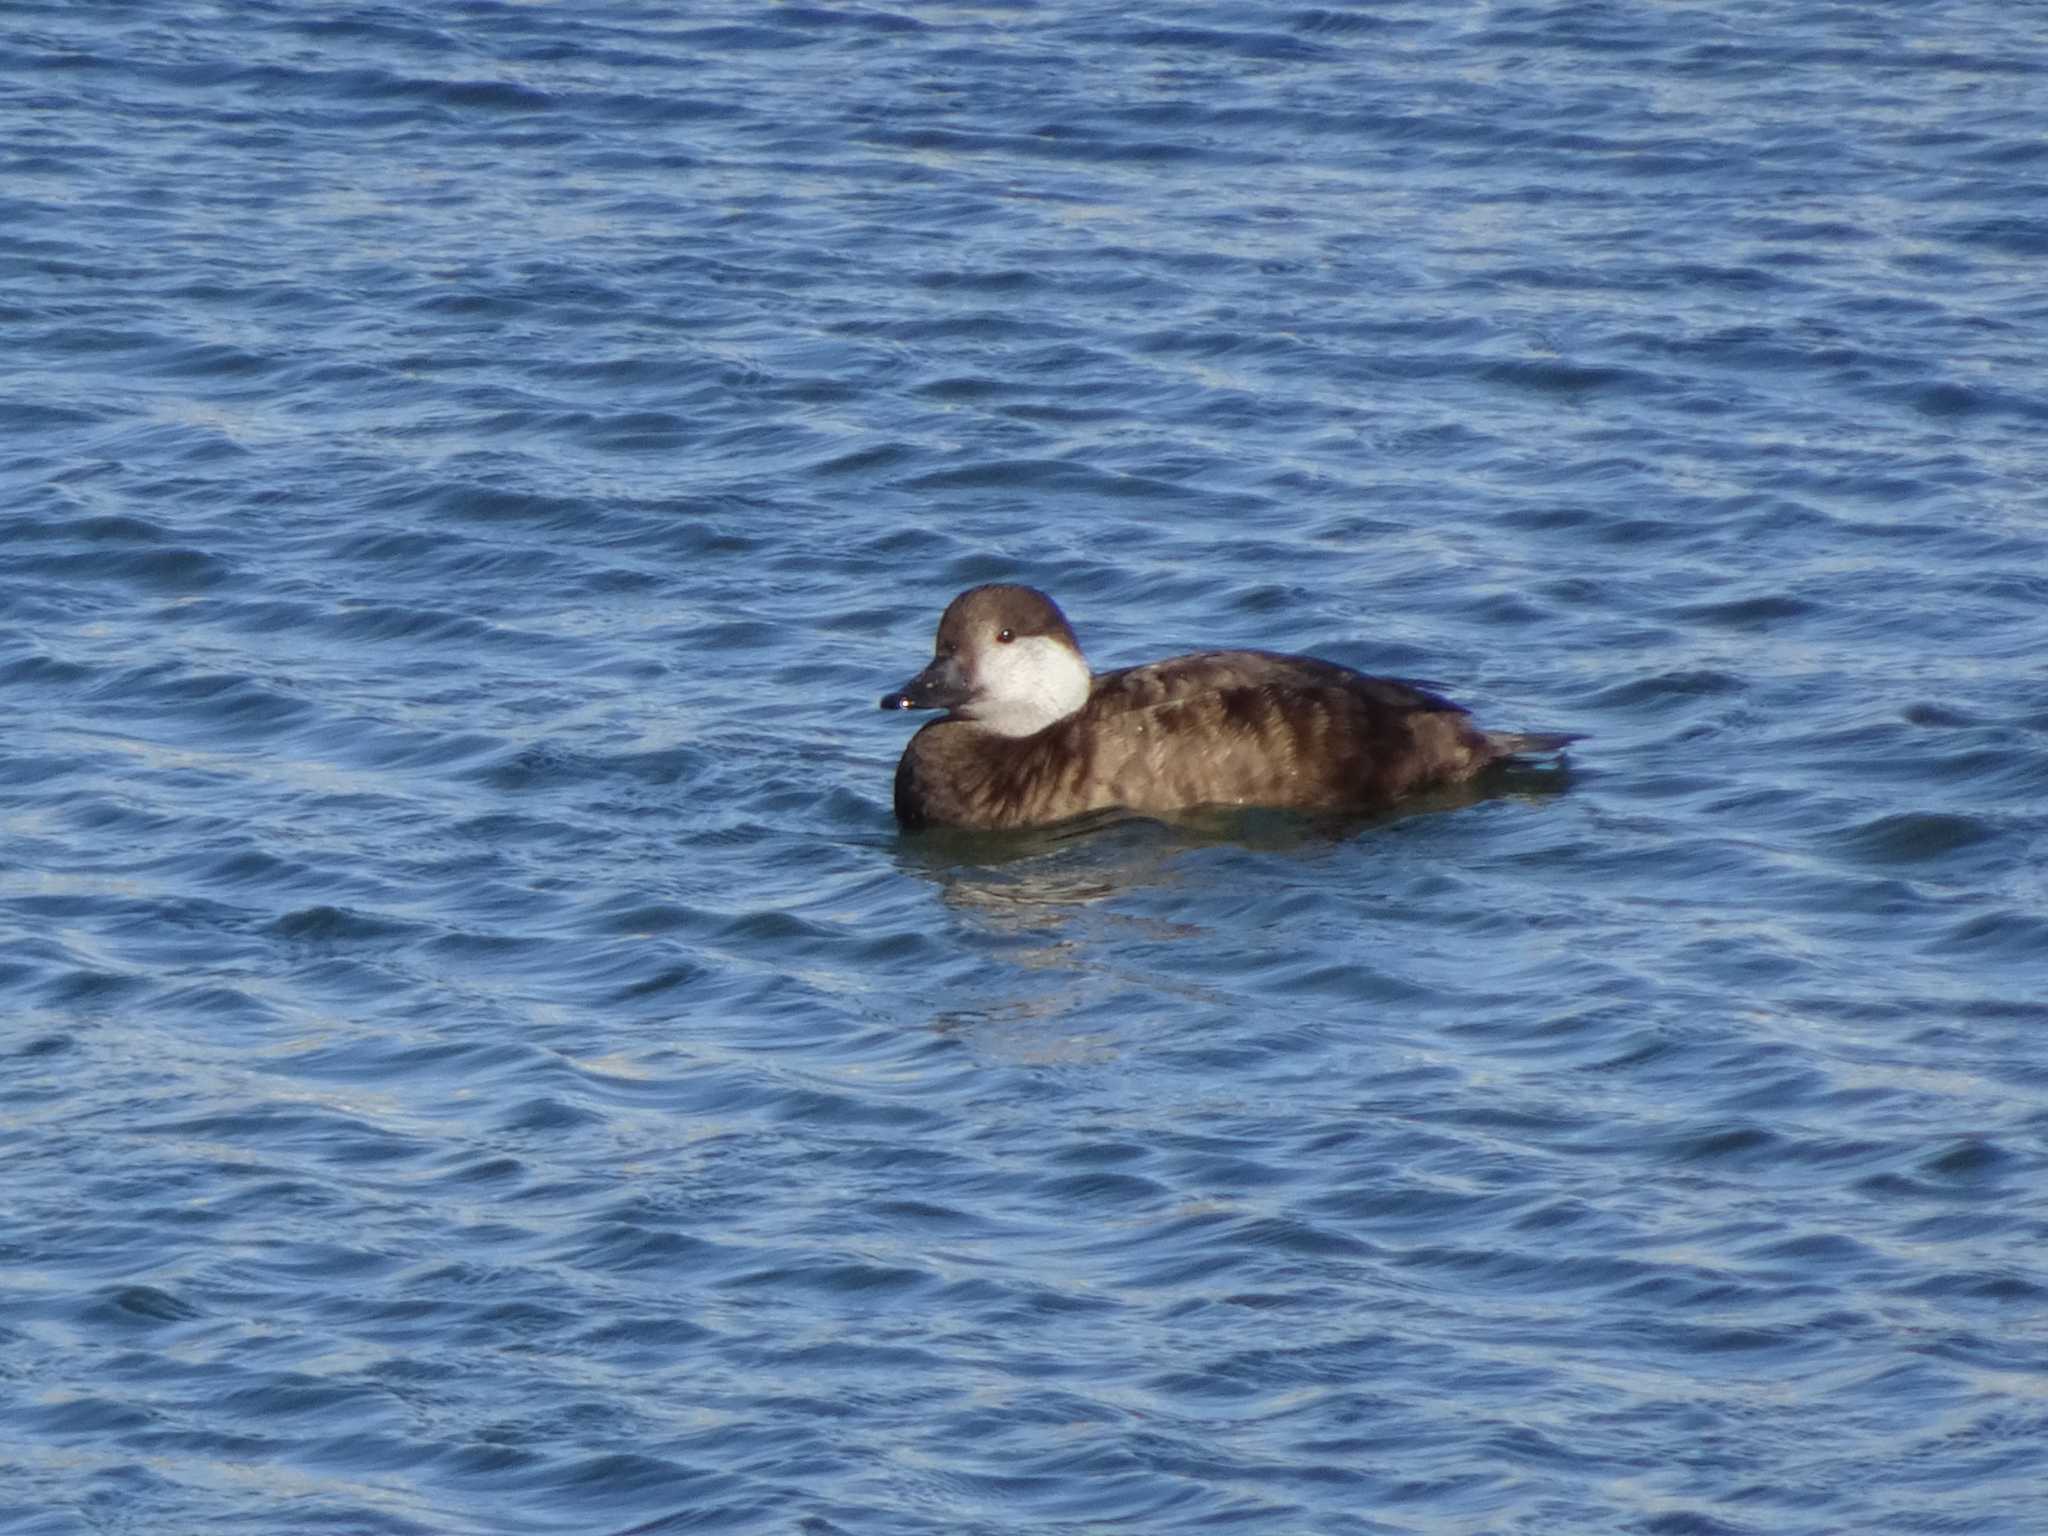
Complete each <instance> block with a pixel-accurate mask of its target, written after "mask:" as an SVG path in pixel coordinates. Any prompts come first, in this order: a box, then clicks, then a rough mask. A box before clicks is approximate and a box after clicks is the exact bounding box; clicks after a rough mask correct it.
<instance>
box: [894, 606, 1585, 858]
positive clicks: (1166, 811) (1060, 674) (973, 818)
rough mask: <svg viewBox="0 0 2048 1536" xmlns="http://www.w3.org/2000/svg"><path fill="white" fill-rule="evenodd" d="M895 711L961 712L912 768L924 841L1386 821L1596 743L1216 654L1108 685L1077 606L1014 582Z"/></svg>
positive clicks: (954, 617) (1154, 667)
mask: <svg viewBox="0 0 2048 1536" xmlns="http://www.w3.org/2000/svg"><path fill="white" fill-rule="evenodd" d="M881 707H882V708H883V709H885V710H942V711H944V713H943V714H942V715H940V717H939V718H938V719H936V720H932V721H928V722H927V723H926V724H925V725H924V726H923V727H922V728H921V729H920V730H919V731H918V732H917V733H916V735H914V736H912V737H911V738H910V744H909V746H907V747H906V748H905V749H904V752H903V757H902V760H901V761H900V762H899V763H898V764H897V766H896V785H895V811H896V820H897V821H898V822H899V823H900V824H901V825H902V826H903V828H904V829H905V830H908V831H917V830H921V829H925V828H937V827H949V828H956V829H961V830H967V831H989V832H994V831H1010V830H1018V829H1023V828H1032V827H1047V826H1053V825H1056V824H1058V823H1060V822H1064V821H1070V820H1072V819H1073V818H1075V817H1078V816H1085V815H1088V814H1090V813H1091V812H1097V811H1112V810H1118V811H1126V812H1131V813H1134V814H1136V815H1140V816H1149V817H1154V818H1160V819H1171V818H1174V817H1176V816H1182V815H1186V814H1188V813H1190V812H1195V811H1199V810H1204V809H1209V808H1214V807H1230V806H1242V807H1254V806H1256V807H1268V808H1272V809H1277V810H1291V811H1303V812H1314V813H1324V812H1331V813H1369V812H1373V811H1378V810H1382V809H1384V808H1385V807H1387V806H1390V805H1392V804H1394V803H1395V802H1396V801H1398V800H1400V799H1401V798H1403V797H1404V796H1407V795H1412V794H1415V793H1416V792H1418V791H1421V790H1426V789H1431V788H1435V787H1438V786H1442V785H1449V784H1457V783H1462V782H1464V781H1465V780H1468V779H1471V778H1474V777H1476V776H1477V775H1479V774H1481V773H1483V772H1485V771H1486V770H1487V769H1488V768H1491V767H1493V766H1494V765H1495V764H1498V763H1501V762H1504V761H1506V760H1508V759H1510V758H1520V757H1527V756H1533V755H1542V754H1550V753H1556V752H1560V751H1562V750H1563V748H1564V747H1565V746H1566V745H1568V744H1569V743H1571V742H1574V741H1579V740H1582V739H1583V737H1582V736H1580V735H1578V734H1575V733H1568V732H1555V731H1540V732H1526V731H1524V732H1496V731H1483V730H1481V729H1479V727H1478V726H1476V725H1475V724H1473V722H1472V718H1471V715H1470V712H1469V711H1467V710H1466V709H1465V708H1464V707H1463V706H1461V705H1458V704H1454V703H1452V702H1451V701H1450V700H1449V699H1446V698H1444V697H1443V696H1441V695H1440V694H1438V693H1436V692H1434V691H1433V690H1432V689H1431V688H1428V687H1424V686H1422V685H1421V684H1418V683H1414V682H1407V681H1403V680H1401V679H1399V678H1391V677H1370V676H1367V675H1366V674H1365V673H1362V672H1355V671H1353V670H1352V669H1351V668H1349V667H1346V666H1341V665H1339V664H1338V663H1336V662H1332V661H1322V660H1318V659H1317V658H1315V657H1312V656H1293V655H1284V654H1281V653H1278V652H1273V651H1201V652H1197V653H1195V654H1192V655H1186V656H1174V657H1170V658H1168V659H1166V660H1164V661H1154V662H1148V663H1146V664H1144V665H1142V666H1135V667H1124V668H1122V669H1120V670H1118V671H1114V672H1102V673H1098V672H1095V671H1094V670H1093V669H1092V668H1091V667H1090V666H1089V664H1088V658H1087V656H1086V655H1085V654H1084V653H1083V652H1082V649H1081V644H1080V642H1079V641H1078V640H1077V639H1076V638H1075V636H1074V630H1073V626H1072V625H1070V624H1069V623H1068V622H1067V616H1066V615H1065V614H1064V613H1062V612H1061V611H1060V607H1059V605H1058V604H1057V603H1055V602H1054V601H1053V600H1052V599H1051V598H1050V597H1048V596H1047V595H1046V594H1045V593H1043V592H1041V591H1039V590H1038V589H1037V588H1035V587H1027V586H1018V585H1014V584H1010V583H992V584H990V585H986V586H978V587H971V588H969V589H968V590H967V591H965V592H962V593H961V594H960V595H959V596H958V597H956V598H954V599H953V601H952V602H951V603H949V604H947V605H946V610H945V612H944V614H942V615H941V616H940V619H939V629H938V638H937V640H936V642H935V644H934V646H933V652H932V659H931V664H930V665H929V666H927V667H925V669H924V670H923V671H921V672H919V673H918V674H917V675H916V676H915V677H913V678H911V679H910V680H909V681H908V682H906V683H904V684H903V686H902V687H900V688H897V689H895V690H894V691H892V692H890V693H887V694H884V695H883V696H882V701H881Z"/></svg>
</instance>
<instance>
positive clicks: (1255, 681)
mask: <svg viewBox="0 0 2048 1536" xmlns="http://www.w3.org/2000/svg"><path fill="white" fill-rule="evenodd" d="M1233 694H1248V695H1249V694H1255V695H1257V696H1258V697H1260V698H1261V699H1263V700H1265V701H1266V702H1267V704H1268V705H1269V707H1279V708H1285V707H1286V701H1287V700H1288V699H1289V698H1290V697H1291V698H1294V699H1298V700H1302V701H1304V702H1307V701H1312V700H1315V699H1318V698H1325V699H1326V698H1328V697H1330V696H1331V695H1336V694H1341V695H1344V696H1347V697H1348V698H1349V699H1350V700H1353V701H1355V703H1356V705H1357V706H1362V707H1364V708H1365V709H1366V710H1367V711H1369V712H1372V713H1378V712H1380V711H1385V712H1387V713H1389V714H1409V713H1416V712H1422V713H1438V712H1442V713H1448V714H1455V715H1463V714H1465V713H1467V711H1466V710H1465V708H1464V706H1463V705H1460V704H1453V703H1452V702H1451V701H1450V700H1449V699H1447V698H1445V697H1444V696H1443V695H1442V694H1440V693H1438V692H1436V691H1435V688H1434V686H1433V685H1431V684H1426V683H1420V682H1416V681H1413V680H1410V679H1406V678H1397V677H1371V676H1368V675H1367V674H1365V673H1363V672H1354V671H1352V670H1351V668H1349V667H1345V666H1340V665H1338V664H1337V663H1336V662H1334V661H1319V660H1317V659H1316V658H1315V657H1313V656H1290V655H1283V654H1281V653H1278V652H1274V651H1200V652H1197V653H1195V654H1193V655H1189V656H1175V657H1172V658H1170V659H1168V660H1166V661H1154V662H1148V663H1146V664H1145V665H1144V666H1138V667H1125V668H1124V669H1122V670H1121V671H1117V672H1105V673H1103V674H1101V675H1100V676H1099V677H1097V678H1096V680H1095V687H1094V689H1093V691H1092V692H1091V693H1090V694H1089V698H1088V704H1087V709H1086V712H1087V713H1089V714H1091V715H1094V716H1096V717H1097V718H1104V717H1107V716H1110V715H1127V714H1134V713H1137V712H1140V711H1159V710H1164V709H1169V708H1172V707H1174V706H1185V705H1193V706H1196V707H1197V713H1206V712H1207V711H1206V710H1204V709H1202V708H1201V706H1202V705H1204V704H1207V705H1208V706H1210V707H1211V708H1221V709H1224V710H1225V712H1226V713H1236V712H1237V711H1235V710H1230V709H1229V708H1228V705H1227V697H1228V696H1230V695H1233ZM1219 696H1221V697H1219ZM1248 704H1249V699H1247V700H1246V703H1245V704H1244V705H1240V706H1239V708H1240V709H1242V708H1244V707H1247V706H1248Z"/></svg>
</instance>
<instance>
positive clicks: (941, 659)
mask: <svg viewBox="0 0 2048 1536" xmlns="http://www.w3.org/2000/svg"><path fill="white" fill-rule="evenodd" d="M969 692H970V690H969V689H968V687H967V682H966V679H965V678H963V677H962V676H961V675H960V667H959V664H958V663H957V662H955V661H954V660H953V659H952V658H951V657H946V656H938V657H934V658H933V659H932V664H931V665H930V666H928V667H926V668H925V669H924V670H923V671H922V672H920V673H918V674H917V676H915V677H913V678H912V679H911V680H910V681H909V682H907V683H905V684H904V685H903V686H902V687H901V688H898V689H897V690H896V691H895V692H894V693H885V694H883V695H882V708H884V709H958V708H959V707H960V706H961V705H962V704H965V703H966V702H967V699H968V695H969Z"/></svg>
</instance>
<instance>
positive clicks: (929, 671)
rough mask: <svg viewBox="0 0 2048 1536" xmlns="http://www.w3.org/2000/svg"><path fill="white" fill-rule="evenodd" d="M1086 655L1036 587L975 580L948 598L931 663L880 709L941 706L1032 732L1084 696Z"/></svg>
mask: <svg viewBox="0 0 2048 1536" xmlns="http://www.w3.org/2000/svg"><path fill="white" fill-rule="evenodd" d="M1089 683H1090V678H1089V673H1088V658H1087V657H1085V656H1083V655H1082V654H1081V646H1080V642H1078V641H1077V640H1075V638H1074V631H1073V628H1072V627H1071V626H1070V625H1069V624H1068V623H1067V616H1066V615H1065V614H1063V613H1061V612H1060V610H1059V604H1057V603H1055V602H1054V601H1053V600H1052V599H1051V598H1049V597H1047V596H1046V595H1045V594H1044V593H1043V592H1040V591H1039V590H1037V589H1036V588H1035V587H1013V586H987V587H972V588H969V589H968V590H967V591H965V592H962V593H961V594H960V595H959V596H958V597H956V598H954V599H953V601H952V602H950V603H948V604H947V605H946V611H945V613H944V615H942V616H941V617H940V619H939V637H938V642H937V644H936V645H935V646H934V647H933V654H932V663H931V665H930V666H928V667H926V668H925V669H924V670H923V671H922V672H920V673H918V674H917V676H915V677H913V678H912V679H911V680H910V681H909V682H907V683H905V684H904V685H903V686H902V687H901V688H899V689H897V690H896V691H895V692H894V693H890V694H885V695H884V696H883V698H882V708H884V709H943V710H946V711H948V712H949V718H951V719H954V720H971V721H973V722H974V723H975V724H976V725H979V726H980V727H982V729H984V730H988V731H993V732H994V733H995V734H996V735H998V736H1032V735H1036V734H1037V733H1038V732H1039V731H1042V730H1044V729H1045V728H1046V727H1047V726H1049V725H1051V724H1052V723H1053V722H1054V721H1057V720H1064V719H1065V718H1066V717H1067V716H1068V715H1071V714H1072V713H1073V712H1074V711H1075V710H1077V709H1079V708H1080V707H1081V706H1082V705H1083V704H1085V703H1087V702H1088V688H1089Z"/></svg>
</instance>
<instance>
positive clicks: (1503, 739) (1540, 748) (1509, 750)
mask: <svg viewBox="0 0 2048 1536" xmlns="http://www.w3.org/2000/svg"><path fill="white" fill-rule="evenodd" d="M1585 739H1586V737H1585V733H1584V732H1582V731H1488V732H1487V733H1486V744H1487V745H1488V746H1489V747H1491V748H1493V752H1494V756H1495V757H1496V758H1501V757H1541V756H1543V755H1545V754H1546V753H1550V752H1562V751H1563V750H1564V749H1565V748H1566V747H1568V746H1570V745H1571V744H1572V743H1573V742H1575V741H1584V740H1585Z"/></svg>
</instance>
